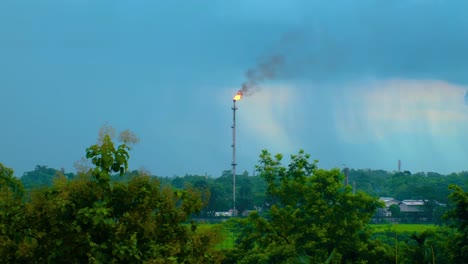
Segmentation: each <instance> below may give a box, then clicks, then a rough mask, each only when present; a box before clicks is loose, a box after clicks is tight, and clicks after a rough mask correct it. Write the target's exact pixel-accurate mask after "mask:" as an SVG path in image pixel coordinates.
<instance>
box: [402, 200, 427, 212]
mask: <svg viewBox="0 0 468 264" xmlns="http://www.w3.org/2000/svg"><path fill="white" fill-rule="evenodd" d="M424 203H425V202H424V200H403V201H401V202H400V203H399V204H398V206H399V207H400V212H401V213H418V212H423V211H424Z"/></svg>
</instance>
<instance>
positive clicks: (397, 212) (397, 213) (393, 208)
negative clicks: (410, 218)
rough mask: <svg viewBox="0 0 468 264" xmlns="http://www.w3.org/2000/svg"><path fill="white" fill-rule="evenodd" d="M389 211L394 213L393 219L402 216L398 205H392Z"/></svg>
mask: <svg viewBox="0 0 468 264" xmlns="http://www.w3.org/2000/svg"><path fill="white" fill-rule="evenodd" d="M388 210H389V211H390V212H391V213H392V217H399V216H400V207H399V206H398V205H396V204H392V205H390V207H389V208H388Z"/></svg>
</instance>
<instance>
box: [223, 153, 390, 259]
mask: <svg viewBox="0 0 468 264" xmlns="http://www.w3.org/2000/svg"><path fill="white" fill-rule="evenodd" d="M282 158H283V157H282V155H281V154H278V155H276V156H274V157H273V156H272V155H271V154H270V153H269V152H268V151H266V150H264V151H263V152H262V153H261V155H260V161H259V162H260V165H258V166H257V170H258V172H259V173H260V174H261V177H262V178H263V179H264V180H265V181H266V182H267V186H268V187H267V196H268V199H269V201H270V203H271V204H270V206H271V207H270V210H269V212H268V214H266V215H260V214H259V213H256V212H254V213H252V214H250V216H249V217H248V218H247V219H245V220H240V222H239V226H240V232H241V235H240V236H239V240H238V242H237V249H235V250H233V251H232V252H230V253H229V254H228V256H229V259H230V260H231V261H232V262H238V263H299V262H306V263H309V262H310V263H317V262H325V261H326V260H327V259H329V260H334V261H340V260H348V261H357V260H359V259H360V258H363V257H364V255H365V258H366V259H369V258H370V257H369V255H372V254H375V252H374V251H373V249H372V247H371V246H369V245H368V244H367V238H368V234H367V233H366V232H364V228H365V226H366V225H367V223H368V222H369V221H370V219H371V217H372V215H373V214H374V212H375V210H376V209H377V208H378V207H380V206H382V205H381V204H380V202H379V201H378V200H377V199H374V198H372V197H370V196H369V195H367V194H364V193H362V192H358V193H356V194H353V192H352V190H351V188H350V187H346V186H344V185H343V175H342V174H341V173H340V171H339V170H338V169H332V170H323V169H318V168H317V161H314V162H309V158H310V156H309V155H308V154H305V153H304V151H302V150H301V151H299V153H298V154H296V155H292V156H291V162H290V164H289V165H288V166H287V167H285V166H283V165H282V163H281V161H282Z"/></svg>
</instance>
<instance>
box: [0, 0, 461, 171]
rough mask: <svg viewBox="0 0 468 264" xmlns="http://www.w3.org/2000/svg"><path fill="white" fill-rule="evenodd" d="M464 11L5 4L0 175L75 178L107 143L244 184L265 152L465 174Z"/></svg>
mask: <svg viewBox="0 0 468 264" xmlns="http://www.w3.org/2000/svg"><path fill="white" fill-rule="evenodd" d="M466 10H468V3H466V2H465V1H449V2H448V1H438V0H425V1H422V0H405V1H403V0H402V1H379V0H375V1H366V0H363V1H345V0H343V1H305V0H304V1H260V0H248V1H247V0H241V1H138V0H136V1H104V0H101V1H84V0H68V1H58V0H55V1H52V0H43V1H32V0H30V1H26V0H24V1H21V0H15V1H13V0H5V1H0V92H1V93H0V96H1V97H0V99H1V104H0V120H2V129H1V130H0V146H1V147H0V162H2V163H4V165H6V166H8V167H12V168H13V169H14V170H15V171H16V174H17V175H18V176H20V175H22V173H23V172H25V171H29V170H33V169H34V167H35V166H36V165H47V166H49V167H54V168H62V167H63V168H65V169H66V170H67V171H74V169H73V163H74V162H75V161H77V160H79V159H80V158H81V157H83V156H84V154H85V149H86V147H88V146H90V145H92V144H94V143H95V142H96V139H97V135H98V131H99V128H100V127H101V126H102V125H103V124H106V123H107V124H109V125H112V126H113V127H115V128H116V129H117V130H124V129H130V130H132V131H134V132H135V133H136V134H137V135H138V136H139V138H140V143H139V144H138V145H136V146H135V147H134V148H133V150H132V153H131V160H130V167H131V168H132V169H140V168H145V169H147V170H149V171H150V172H151V173H152V174H155V175H160V176H173V175H184V174H186V173H190V174H205V173H207V174H208V175H212V176H219V175H220V174H221V172H222V171H223V170H226V169H230V163H231V147H230V146H231V122H232V111H231V106H232V101H231V99H232V96H233V95H234V94H235V93H236V92H237V90H238V89H240V87H241V85H242V83H244V82H245V81H246V77H245V72H246V71H247V70H249V69H255V68H256V66H257V65H258V64H259V62H261V61H264V60H268V58H270V57H272V56H276V55H280V56H282V58H284V64H282V65H281V67H279V68H278V69H277V73H276V76H275V77H276V78H273V79H271V80H266V81H265V82H263V83H261V85H260V86H259V87H258V88H257V89H255V92H254V93H253V94H252V95H251V96H248V97H245V98H244V99H243V100H241V101H239V103H238V106H239V111H238V123H237V128H238V138H237V139H238V142H237V143H238V150H237V153H238V164H239V165H238V170H239V171H243V170H248V171H249V172H251V171H252V169H253V167H254V165H255V164H256V162H257V160H258V155H259V153H260V151H261V149H268V150H270V151H271V152H274V153H277V152H280V153H283V154H285V155H289V154H292V153H294V152H296V151H297V150H298V149H300V148H302V149H305V150H306V152H308V153H310V154H311V156H312V157H313V158H314V159H318V160H319V161H320V162H319V164H320V166H322V167H325V168H331V167H341V166H343V164H346V165H347V166H349V167H351V168H371V169H386V170H395V169H396V168H397V161H398V160H399V159H400V160H402V168H403V169H405V170H410V171H412V172H417V171H436V172H441V173H449V172H453V171H462V170H467V166H468V165H467V164H468V163H467V161H468V141H467V140H466V139H465V138H466V134H467V131H468V105H467V104H468V103H466V92H467V90H468V75H467V74H466V72H468V52H467V51H466V47H467V46H468V33H467V32H468V16H466V15H465V11H466Z"/></svg>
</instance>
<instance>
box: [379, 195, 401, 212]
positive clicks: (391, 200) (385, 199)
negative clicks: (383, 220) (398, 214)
mask: <svg viewBox="0 0 468 264" xmlns="http://www.w3.org/2000/svg"><path fill="white" fill-rule="evenodd" d="M379 200H380V201H381V202H384V203H385V208H379V209H378V211H377V215H378V216H380V217H390V216H392V213H391V212H390V210H389V208H390V206H392V205H394V204H396V205H398V204H399V203H400V201H398V200H395V199H394V198H392V197H380V198H379Z"/></svg>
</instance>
